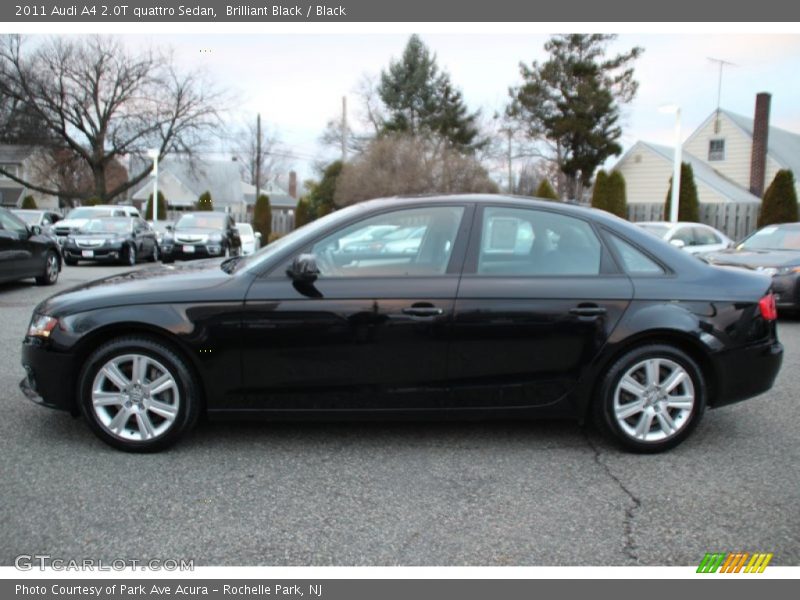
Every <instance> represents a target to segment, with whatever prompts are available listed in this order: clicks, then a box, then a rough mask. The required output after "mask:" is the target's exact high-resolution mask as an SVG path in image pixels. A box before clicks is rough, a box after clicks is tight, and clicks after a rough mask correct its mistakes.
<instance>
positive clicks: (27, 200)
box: [20, 194, 37, 210]
mask: <svg viewBox="0 0 800 600" xmlns="http://www.w3.org/2000/svg"><path fill="white" fill-rule="evenodd" d="M20 208H24V209H28V210H35V209H36V208H37V206H36V200H35V199H34V197H33V196H31V195H30V194H29V195H27V196H25V197H24V198H23V199H22V206H21V207H20Z"/></svg>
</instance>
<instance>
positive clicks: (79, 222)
mask: <svg viewBox="0 0 800 600" xmlns="http://www.w3.org/2000/svg"><path fill="white" fill-rule="evenodd" d="M88 222H89V219H61V220H60V221H59V222H58V223H56V224H55V225H53V227H55V228H57V229H61V228H64V227H69V228H70V229H79V228H80V227H83V226H84V225H86V223H88Z"/></svg>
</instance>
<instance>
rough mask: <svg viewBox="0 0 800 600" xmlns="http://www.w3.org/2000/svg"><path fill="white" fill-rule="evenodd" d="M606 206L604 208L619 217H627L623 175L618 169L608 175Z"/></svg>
mask: <svg viewBox="0 0 800 600" xmlns="http://www.w3.org/2000/svg"><path fill="white" fill-rule="evenodd" d="M607 185H608V208H606V210H607V211H608V212H610V213H612V214H615V215H617V216H618V217H620V218H621V219H627V218H628V199H627V196H626V193H625V177H623V175H622V173H620V172H619V171H611V175H609V176H608V184H607Z"/></svg>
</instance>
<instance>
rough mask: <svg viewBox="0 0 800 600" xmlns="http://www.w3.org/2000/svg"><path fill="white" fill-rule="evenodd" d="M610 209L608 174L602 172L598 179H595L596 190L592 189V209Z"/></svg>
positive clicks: (598, 174) (599, 173)
mask: <svg viewBox="0 0 800 600" xmlns="http://www.w3.org/2000/svg"><path fill="white" fill-rule="evenodd" d="M608 207H609V185H608V173H606V172H605V171H603V170H600V171H599V172H598V173H597V177H595V179H594V188H593V189H592V208H599V209H600V210H608Z"/></svg>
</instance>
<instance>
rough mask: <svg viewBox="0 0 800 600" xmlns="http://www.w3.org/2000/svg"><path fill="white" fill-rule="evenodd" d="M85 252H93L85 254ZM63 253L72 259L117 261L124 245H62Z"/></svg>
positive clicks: (65, 256)
mask: <svg viewBox="0 0 800 600" xmlns="http://www.w3.org/2000/svg"><path fill="white" fill-rule="evenodd" d="M84 252H91V255H85V254H84ZM61 253H62V254H63V255H64V258H69V259H72V260H93V261H99V262H103V261H116V260H119V259H120V257H121V256H122V246H121V245H117V246H101V247H99V248H76V247H75V246H68V245H65V246H62V248H61Z"/></svg>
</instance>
